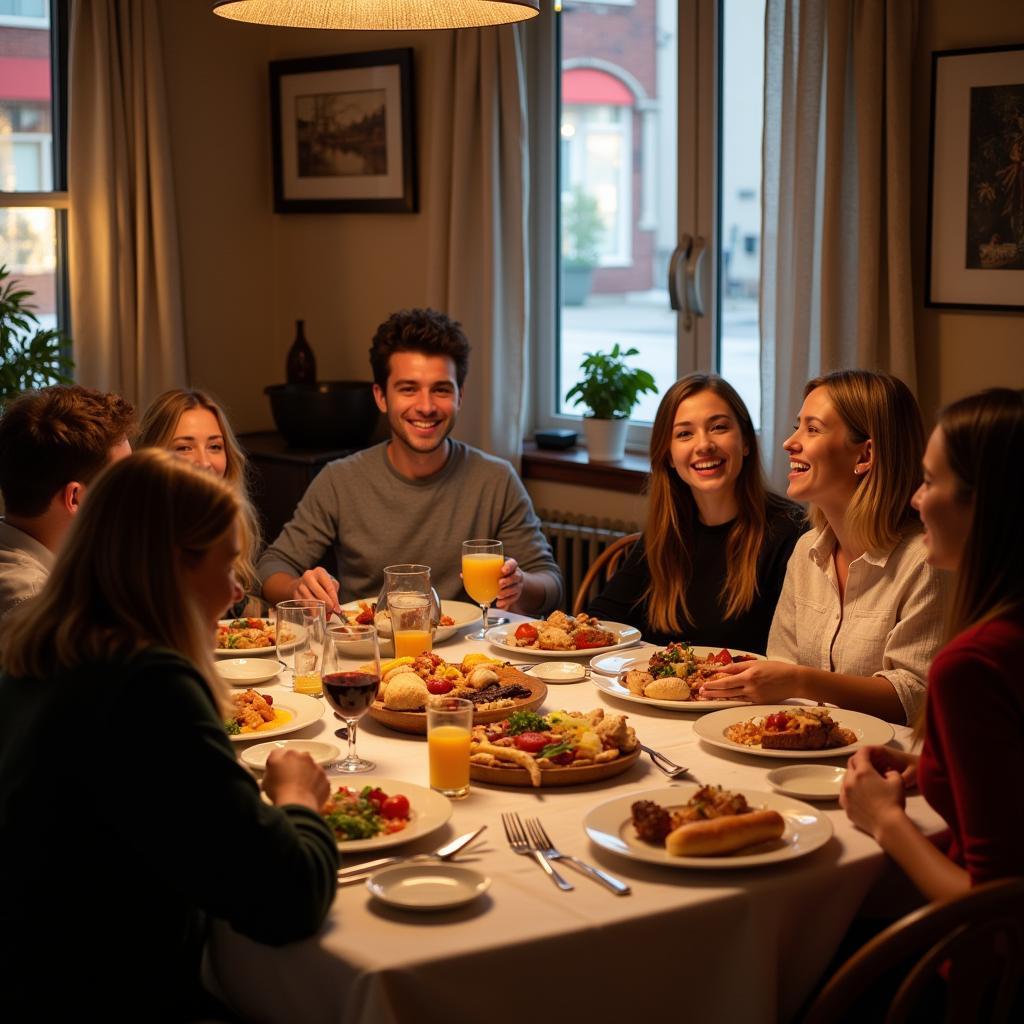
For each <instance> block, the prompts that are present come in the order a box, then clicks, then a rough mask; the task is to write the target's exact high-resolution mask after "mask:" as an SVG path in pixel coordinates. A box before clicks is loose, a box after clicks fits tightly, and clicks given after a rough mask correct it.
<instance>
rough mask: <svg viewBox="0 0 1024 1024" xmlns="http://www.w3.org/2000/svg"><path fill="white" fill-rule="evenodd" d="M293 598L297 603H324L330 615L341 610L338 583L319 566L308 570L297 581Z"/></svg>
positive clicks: (293, 590) (293, 588)
mask: <svg viewBox="0 0 1024 1024" xmlns="http://www.w3.org/2000/svg"><path fill="white" fill-rule="evenodd" d="M291 596H292V598H293V599H294V600H296V601H323V603H324V609H325V611H326V613H327V614H328V615H333V614H334V613H335V612H338V611H340V610H341V606H340V605H339V604H338V581H337V580H336V579H335V578H334V577H333V576H332V575H331V574H330V573H329V572H328V571H327V570H326V569H323V568H320V567H319V566H318V567H317V568H316V569H307V570H306V571H305V572H304V573H303V574H302V575H301V576H300V577H299V578H298V579H297V580H296V581H295V584H294V585H293V587H292V595H291Z"/></svg>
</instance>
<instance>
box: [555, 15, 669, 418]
mask: <svg viewBox="0 0 1024 1024" xmlns="http://www.w3.org/2000/svg"><path fill="white" fill-rule="evenodd" d="M560 17H561V39H562V53H561V67H562V81H561V87H562V122H561V126H560V133H561V139H560V146H559V153H560V157H561V168H560V182H559V185H560V195H561V239H562V252H561V261H562V266H561V289H562V291H561V296H562V297H561V310H560V311H559V312H560V315H559V349H558V359H557V366H558V408H557V410H556V411H557V412H558V413H560V414H565V415H570V416H578V415H579V413H580V412H581V409H580V408H579V407H573V406H571V405H569V404H567V403H566V402H565V400H564V396H565V393H566V391H568V390H569V388H571V387H572V385H573V384H574V383H575V382H576V381H577V380H578V379H579V366H580V362H581V361H582V359H583V354H584V353H585V352H595V351H602V352H607V351H609V350H610V349H611V348H612V346H613V345H615V344H616V343H618V344H619V345H620V346H622V347H623V348H630V347H633V348H637V349H639V353H640V354H639V355H638V356H636V357H635V358H634V359H633V360H632V362H633V364H634V365H636V366H643V367H644V368H645V369H647V370H649V371H650V372H651V373H652V374H654V377H655V380H656V381H657V383H658V387H659V389H661V390H662V391H664V389H665V388H666V387H668V386H669V385H670V384H671V383H672V382H673V381H674V380H675V378H676V315H675V314H674V313H673V312H672V311H671V310H670V309H669V303H668V295H667V291H666V285H665V281H666V275H667V268H668V260H669V257H670V255H671V253H672V249H673V248H674V246H675V244H676V160H675V158H676V150H675V139H676V129H675V120H676V116H677V106H676V98H675V97H676V92H677V76H676V50H677V37H676V33H677V21H676V8H675V5H673V4H662V3H656V2H655V0H637V2H636V3H635V4H629V5H628V6H612V5H607V4H603V5H597V4H595V5H591V4H573V5H571V6H570V5H566V6H565V7H564V8H563V11H562V14H561V16H560ZM658 398H659V396H658V395H646V396H644V397H643V398H642V399H641V402H640V404H639V405H638V407H637V408H636V409H635V410H634V413H633V417H634V419H635V420H640V421H647V422H650V421H651V420H653V418H654V413H655V410H656V409H657V407H658Z"/></svg>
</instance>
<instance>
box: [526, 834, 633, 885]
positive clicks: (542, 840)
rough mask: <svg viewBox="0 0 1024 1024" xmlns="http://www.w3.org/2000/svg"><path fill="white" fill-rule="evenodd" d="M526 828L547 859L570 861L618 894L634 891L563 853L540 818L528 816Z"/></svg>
mask: <svg viewBox="0 0 1024 1024" xmlns="http://www.w3.org/2000/svg"><path fill="white" fill-rule="evenodd" d="M526 830H527V832H529V833H530V838H531V839H532V841H533V845H534V847H536V848H537V849H539V850H540V852H541V854H542V855H543V856H544V857H545V858H546V859H547V860H564V861H568V863H570V864H571V865H572V866H573V867H574V868H576V870H577V871H580V872H582V873H583V874H584V875H589V876H590V877H591V878H592V879H593V880H594V881H595V882H600V883H601V884H602V885H603V886H605V888H608V889H611V891H612V892H613V893H615V895H616V896H628V895H629V894H630V892H631V891H632V890H631V889H630V888H629V886H628V885H626V883H625V882H620V881H619V880H618V879H617V878H615V877H614V876H612V875H609V874H606V873H605V872H604V871H601V870H600V869H599V868H595V867H593V866H592V865H590V864H587V863H586V862H585V861H582V860H579V859H578V858H576V857H570V856H569V854H567V853H561V852H560V851H559V850H558V849H557V848H556V847H555V844H554V843H553V842H551V838H550V837H549V836H548V834H547V832H546V831H545V830H544V826H543V825H542V824H541V823H540V818H527V819H526Z"/></svg>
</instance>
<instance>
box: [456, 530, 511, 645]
mask: <svg viewBox="0 0 1024 1024" xmlns="http://www.w3.org/2000/svg"><path fill="white" fill-rule="evenodd" d="M504 564H505V555H504V549H503V547H502V544H501V541H500V540H464V541H463V542H462V583H463V586H464V587H465V588H466V593H467V594H469V596H470V597H471V598H473V600H474V601H476V603H477V604H478V605H480V611H481V613H482V618H481V620H480V632H479V633H470V634H469V639H470V640H483V639H484V635H485V634H486V632H487V628H488V626H489V625H491V624H490V623H489V622H488V621H487V609H488V608H489V607H490V605H491V602H492V601H493V600H494V599H495V598H496V597H497V596H498V577H499V576H500V574H501V567H502V566H503V565H504Z"/></svg>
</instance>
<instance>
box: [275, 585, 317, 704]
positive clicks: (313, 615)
mask: <svg viewBox="0 0 1024 1024" xmlns="http://www.w3.org/2000/svg"><path fill="white" fill-rule="evenodd" d="M326 627H327V622H326V609H325V607H324V602H323V601H314V600H296V601H280V602H278V605H277V622H276V631H275V634H274V635H275V637H276V639H277V657H278V661H280V662H281V664H282V665H284V667H285V668H290V669H291V670H292V689H293V690H294V691H295V692H296V693H304V694H308V695H309V696H310V697H322V696H323V695H324V687H323V678H322V672H323V658H324V633H325V632H326Z"/></svg>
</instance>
